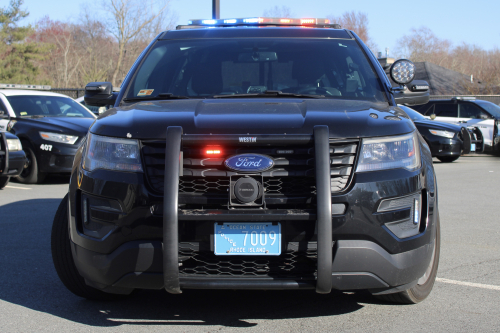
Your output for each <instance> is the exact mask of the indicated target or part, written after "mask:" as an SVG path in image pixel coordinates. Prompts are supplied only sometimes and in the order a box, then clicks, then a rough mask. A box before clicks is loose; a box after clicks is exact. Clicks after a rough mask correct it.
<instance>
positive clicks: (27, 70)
mask: <svg viewBox="0 0 500 333" xmlns="http://www.w3.org/2000/svg"><path fill="white" fill-rule="evenodd" d="M23 1H24V0H11V1H10V5H9V6H8V7H7V8H0V82H2V83H18V84H40V83H48V82H39V81H37V77H38V74H39V72H40V69H39V68H38V66H36V65H35V64H34V63H33V61H34V60H41V59H43V58H44V57H45V56H46V55H47V54H48V53H49V51H50V47H49V46H48V45H45V44H43V43H37V42H36V41H29V39H28V37H29V36H30V35H31V34H33V32H34V29H33V27H31V25H27V26H18V24H19V21H21V20H22V19H24V18H25V17H27V16H28V15H29V13H28V12H27V11H25V10H22V9H21V6H22V5H23Z"/></svg>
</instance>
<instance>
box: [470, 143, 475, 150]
mask: <svg viewBox="0 0 500 333" xmlns="http://www.w3.org/2000/svg"><path fill="white" fill-rule="evenodd" d="M470 151H476V144H475V143H471V144H470Z"/></svg>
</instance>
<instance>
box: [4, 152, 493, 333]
mask: <svg viewBox="0 0 500 333" xmlns="http://www.w3.org/2000/svg"><path fill="white" fill-rule="evenodd" d="M434 166H435V169H436V174H437V177H438V188H439V207H440V214H441V232H442V236H441V237H442V238H441V259H440V264H439V272H438V280H437V282H436V284H435V286H434V290H433V292H432V293H431V295H430V296H429V298H428V299H427V300H425V301H424V302H422V303H420V304H417V305H411V306H409V305H403V306H402V305H394V304H387V303H381V302H379V301H377V300H375V299H374V298H372V297H371V296H370V295H369V294H368V293H366V292H356V293H340V292H332V293H331V294H329V295H318V294H315V293H314V292H313V291H286V292H281V291H272V292H271V291H243V292H242V291H195V290H192V291H190V290H186V291H184V293H183V294H181V295H169V294H167V293H165V292H153V291H139V292H136V293H135V294H133V295H132V296H131V297H129V298H127V299H125V300H122V301H120V302H106V303H99V302H92V301H87V300H83V299H80V298H78V297H76V296H74V295H73V294H71V293H70V292H69V291H67V290H66V289H65V288H64V286H63V285H62V283H61V282H60V281H59V278H58V277H57V275H56V272H55V270H54V268H53V265H52V259H51V254H50V230H51V224H52V218H53V216H54V214H55V212H56V209H57V207H58V205H59V202H60V200H61V199H62V197H63V196H64V195H65V193H66V191H67V187H68V186H67V184H66V182H67V181H68V178H67V177H51V178H49V179H47V181H46V182H45V183H44V184H41V185H23V184H19V183H16V182H11V183H9V185H8V186H7V187H6V188H5V189H4V190H0V332H33V331H36V332H45V331H50V332H53V331H66V332H68V331H72V332H80V331H86V332H88V331H91V332H95V331H102V330H106V331H109V332H114V331H116V332H129V331H130V332H141V331H148V332H152V331H154V332H156V331H160V330H161V331H166V330H168V331H180V332H215V331H230V332H233V331H246V332H254V331H258V332H264V331H265V332H298V331H304V332H312V331H315V332H326V331H355V332H367V331H370V332H374V331H376V332H379V331H389V332H396V331H397V332H399V331H401V330H404V331H411V332H415V331H427V332H428V331H431V330H432V331H482V332H498V331H500V242H499V241H498V240H499V239H500V227H499V225H500V158H498V157H478V156H474V157H461V158H460V159H458V161H456V162H454V163H440V162H438V161H437V160H435V164H434Z"/></svg>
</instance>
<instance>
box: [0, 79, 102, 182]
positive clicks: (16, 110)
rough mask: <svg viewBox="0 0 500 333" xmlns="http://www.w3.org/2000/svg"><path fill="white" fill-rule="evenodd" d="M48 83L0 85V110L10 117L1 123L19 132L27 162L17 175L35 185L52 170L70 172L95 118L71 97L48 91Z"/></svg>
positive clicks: (11, 130) (19, 179) (2, 125)
mask: <svg viewBox="0 0 500 333" xmlns="http://www.w3.org/2000/svg"><path fill="white" fill-rule="evenodd" d="M44 87H45V88H46V89H50V87H48V86H28V85H11V84H0V109H1V110H0V111H4V112H6V113H7V114H8V115H9V116H10V120H3V121H2V120H0V126H1V127H4V128H6V130H8V131H10V132H11V133H13V134H15V135H17V136H18V137H19V139H20V140H21V142H22V147H23V150H24V152H25V153H26V163H25V164H24V168H23V170H22V172H21V174H20V175H19V177H18V178H17V180H18V181H19V182H21V183H27V184H35V183H40V182H42V181H43V180H44V178H45V176H46V175H47V174H49V173H67V174H69V173H70V172H71V166H72V164H73V158H74V156H75V153H76V151H77V148H78V146H79V145H80V143H81V142H82V140H83V139H84V138H85V136H86V135H87V131H88V129H89V127H90V125H91V124H92V123H93V122H94V120H95V119H96V117H95V116H94V114H93V113H92V112H90V111H89V110H88V109H86V108H85V107H83V106H82V105H81V104H80V103H78V102H76V101H75V100H73V99H72V98H70V97H68V96H65V95H61V94H56V93H52V92H48V91H39V90H34V89H43V88H44Z"/></svg>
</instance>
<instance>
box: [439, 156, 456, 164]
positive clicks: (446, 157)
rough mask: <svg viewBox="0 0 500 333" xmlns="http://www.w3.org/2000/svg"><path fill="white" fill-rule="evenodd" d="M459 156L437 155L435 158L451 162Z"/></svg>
mask: <svg viewBox="0 0 500 333" xmlns="http://www.w3.org/2000/svg"><path fill="white" fill-rule="evenodd" d="M459 157H460V156H438V157H437V159H438V160H440V161H441V162H443V163H451V162H454V161H456V160H458V158H459Z"/></svg>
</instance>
